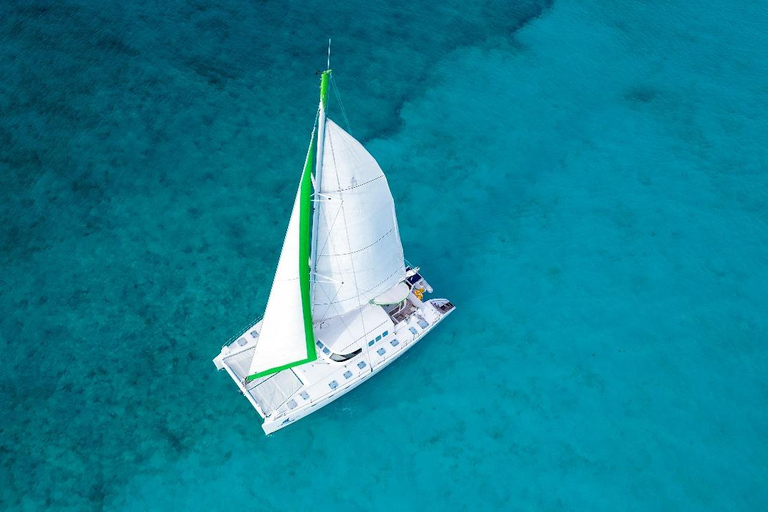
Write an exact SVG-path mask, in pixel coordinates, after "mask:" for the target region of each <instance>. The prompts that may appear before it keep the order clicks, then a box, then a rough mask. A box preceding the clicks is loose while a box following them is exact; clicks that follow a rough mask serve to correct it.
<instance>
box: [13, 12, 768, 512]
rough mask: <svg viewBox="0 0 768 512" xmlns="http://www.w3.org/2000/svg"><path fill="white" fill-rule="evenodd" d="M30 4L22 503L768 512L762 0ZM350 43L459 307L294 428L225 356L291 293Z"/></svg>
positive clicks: (346, 89) (18, 139)
mask: <svg viewBox="0 0 768 512" xmlns="http://www.w3.org/2000/svg"><path fill="white" fill-rule="evenodd" d="M0 20H2V21H0V68H1V69H2V73H0V77H2V78H1V79H0V220H1V222H0V313H1V314H0V347H1V348H2V354H3V357H2V363H0V368H1V370H0V411H2V419H0V508H2V509H7V510H121V511H130V510H136V511H144V510H223V509H227V510H377V511H378V510H380V511H392V510H440V511H453V510H469V511H476V510H542V511H554V510H585V511H618V510H628V511H643V512H646V511H654V510H744V511H756V510H766V509H768V485H766V483H767V482H768V407H766V405H767V404H768V307H767V306H766V304H768V243H767V241H768V59H766V58H765V53H766V48H768V7H766V6H765V4H763V3H759V2H752V3H750V2H732V1H728V0H703V1H693V0H668V1H664V2H660V1H646V2H634V1H629V0H617V1H615V2H597V1H589V0H584V1H576V0H554V1H553V2H552V1H544V2H537V1H534V0H530V1H518V0H515V1H509V0H498V1H488V2H483V3H480V2H474V3H473V2H466V1H462V0H448V1H443V2H439V3H435V2H424V1H420V0H411V1H409V2H389V3H385V4H382V5H378V6H376V5H370V3H369V2H365V1H363V0H353V1H344V2H317V1H310V2H306V1H301V2H299V1H293V2H243V1H239V0H222V1H218V2H213V1H212V0H195V1H193V0H187V1H175V0H163V1H150V0H144V1H134V2H119V3H118V2H112V3H111V4H109V5H107V3H106V2H97V1H95V0H58V1H55V2H54V1H51V2H21V1H17V0H4V1H3V2H2V3H1V4H0ZM328 35H332V36H333V37H334V55H333V67H334V69H335V76H336V79H337V83H338V85H339V89H340V91H341V94H342V98H343V100H344V103H345V106H346V109H347V111H348V114H349V121H350V125H351V129H352V133H353V135H355V136H356V137H357V138H358V139H360V140H362V141H363V142H364V143H365V144H366V146H367V147H368V148H369V149H370V151H371V152H372V153H373V154H374V155H375V156H376V157H377V159H378V160H379V162H380V163H381V165H382V167H383V168H384V170H385V172H387V174H388V177H389V181H390V185H391V188H392V190H393V193H394V196H395V200H396V202H397V211H398V215H399V219H400V223H401V234H402V238H403V243H404V246H405V250H406V255H407V257H408V259H409V260H410V261H412V262H413V263H416V264H419V265H421V266H422V268H423V270H424V273H425V275H426V276H427V278H428V279H429V280H430V282H431V284H432V285H433V286H434V288H435V290H436V292H437V295H438V296H445V297H448V298H450V299H452V300H453V301H454V302H455V303H456V304H457V306H458V310H457V312H456V314H455V315H453V316H452V317H451V318H450V319H449V320H448V321H446V322H445V323H444V324H442V325H441V326H440V327H439V328H438V329H437V330H436V331H434V333H433V334H430V336H429V337H427V338H426V339H425V340H424V342H423V343H421V344H420V345H419V346H417V347H416V348H415V349H414V350H412V351H410V352H409V353H408V355H407V356H405V357H404V358H403V359H402V360H401V361H399V362H398V363H397V364H395V365H393V366H392V367H390V368H389V369H387V370H386V371H385V372H383V373H382V374H381V375H380V376H377V377H376V378H375V379H373V380H372V381H371V382H369V383H367V384H365V385H364V386H363V387H362V388H360V389H358V390H356V391H355V392H353V393H352V394H350V395H348V396H347V397H344V398H343V399H341V400H339V401H337V402H335V403H334V404H332V405H331V406H329V407H326V408H325V409H323V410H322V411H320V412H318V413H316V414H314V415H312V416H311V417H309V418H307V419H305V420H302V421H301V422H299V423H297V424H295V425H293V426H291V427H289V428H287V429H286V430H284V431H281V432H280V433H278V434H276V435H274V436H271V437H265V436H264V435H263V434H262V432H261V429H260V426H259V424H260V422H259V418H258V416H257V415H256V413H255V411H253V410H252V409H251V407H250V406H249V404H248V403H247V402H246V401H245V400H244V399H243V397H242V396H240V395H238V394H237V392H236V390H235V388H234V386H233V384H232V382H231V381H230V379H229V378H228V377H227V376H226V375H223V374H218V373H216V371H215V369H214V366H213V364H212V363H211V361H210V360H211V358H212V357H213V356H215V355H216V354H217V352H218V350H219V347H220V346H221V344H222V343H223V342H224V341H225V340H226V339H227V338H229V336H230V335H232V334H234V333H235V332H237V330H238V329H240V328H241V327H243V326H245V325H246V324H247V322H248V320H249V319H251V318H252V317H254V316H256V315H257V314H258V313H259V312H260V311H261V310H262V309H263V306H264V304H265V302H266V298H267V293H268V285H269V282H270V279H271V276H272V272H273V270H274V267H275V264H276V258H277V253H278V250H279V245H280V241H281V239H282V234H283V231H284V229H285V223H286V222H287V213H288V209H289V207H290V204H291V202H292V198H293V194H294V191H295V186H296V183H297V179H298V173H299V172H300V169H301V165H302V163H303V158H304V154H305V151H306V145H307V141H308V137H309V132H310V130H311V125H312V122H313V119H314V115H315V106H316V101H317V99H316V97H317V77H316V76H315V75H314V72H315V70H316V69H318V68H322V67H323V66H324V64H325V53H324V52H325V44H326V43H325V40H326V38H327V36H328ZM331 108H332V112H331V115H332V117H333V116H334V113H333V108H334V106H333V105H332V106H331ZM335 117H336V119H337V120H339V121H341V119H340V117H341V116H339V115H338V109H337V110H336V114H335Z"/></svg>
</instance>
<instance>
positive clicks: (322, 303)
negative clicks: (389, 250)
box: [315, 267, 400, 306]
mask: <svg viewBox="0 0 768 512" xmlns="http://www.w3.org/2000/svg"><path fill="white" fill-rule="evenodd" d="M398 272H400V268H399V267H398V268H397V269H396V270H395V271H394V272H392V273H391V274H389V275H388V276H387V278H386V279H384V280H383V281H381V282H380V283H379V284H377V285H375V286H372V287H370V288H368V289H367V290H364V291H363V292H361V293H359V294H358V295H357V296H355V297H349V298H346V299H342V300H337V301H334V302H320V303H317V304H315V305H316V306H327V305H329V304H340V303H342V302H347V301H348V300H353V299H357V298H358V297H360V295H363V294H365V293H368V292H370V291H371V290H375V289H376V288H378V287H379V286H381V285H382V284H384V283H386V282H387V281H389V280H390V279H391V278H392V276H394V275H395V274H397V273H398ZM358 291H359V290H358ZM336 295H338V292H337V293H336Z"/></svg>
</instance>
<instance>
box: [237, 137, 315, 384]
mask: <svg viewBox="0 0 768 512" xmlns="http://www.w3.org/2000/svg"><path fill="white" fill-rule="evenodd" d="M316 147H317V140H316V139H315V130H313V131H312V140H311V141H310V142H309V151H308V152H307V159H306V161H305V162H304V172H303V173H302V175H301V182H300V183H299V261H298V264H299V286H300V287H301V310H302V316H303V319H304V338H305V341H306V344H307V357H306V359H302V360H300V361H294V362H292V363H288V364H284V365H282V366H277V367H275V368H270V369H269V370H264V371H262V372H258V373H254V374H252V375H249V376H248V377H246V378H245V381H246V382H250V381H252V380H254V379H258V378H261V377H266V376H267V375H271V374H273V373H277V372H281V371H283V370H287V369H288V368H293V367H294V366H299V365H302V364H305V363H310V362H312V361H314V360H315V359H317V351H316V349H315V332H314V329H313V328H312V302H311V299H310V293H309V244H310V237H311V236H312V232H311V230H310V225H309V218H310V215H311V213H312V178H311V176H312V162H314V161H315V148H316Z"/></svg>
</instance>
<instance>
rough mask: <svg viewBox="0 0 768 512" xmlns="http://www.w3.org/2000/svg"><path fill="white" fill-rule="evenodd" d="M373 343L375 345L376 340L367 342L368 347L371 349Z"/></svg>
mask: <svg viewBox="0 0 768 512" xmlns="http://www.w3.org/2000/svg"><path fill="white" fill-rule="evenodd" d="M374 343H376V340H371V341H369V342H368V346H369V347H372V346H373V344H374Z"/></svg>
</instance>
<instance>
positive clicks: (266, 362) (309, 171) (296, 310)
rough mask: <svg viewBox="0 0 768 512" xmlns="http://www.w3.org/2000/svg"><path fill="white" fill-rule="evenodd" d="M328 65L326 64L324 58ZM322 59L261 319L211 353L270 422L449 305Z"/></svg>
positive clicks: (294, 411) (389, 351) (393, 349)
mask: <svg viewBox="0 0 768 512" xmlns="http://www.w3.org/2000/svg"><path fill="white" fill-rule="evenodd" d="M329 68H330V66H329ZM331 82H332V77H331V70H330V69H327V70H326V71H324V72H322V74H321V79H320V105H319V107H318V113H317V120H316V124H315V127H314V129H313V130H312V136H311V139H310V145H309V151H308V153H307V157H306V161H305V164H304V170H303V173H302V175H301V179H300V181H299V188H298V191H297V192H296V198H295V200H294V203H293V211H292V212H291V217H290V220H289V221H288V229H287V231H286V235H285V241H284V242H283V248H282V252H281V254H280V260H279V262H278V265H277V271H276V272H275V278H274V281H273V283H272V289H271V291H270V294H269V300H268V301H267V307H266V309H265V311H264V316H263V317H262V319H261V320H259V321H258V322H256V323H255V324H253V325H251V326H250V327H249V328H248V329H246V330H245V331H244V332H243V333H242V334H241V335H240V336H235V337H234V338H233V340H232V341H231V342H229V343H227V344H226V345H224V347H222V349H221V353H220V354H219V355H218V356H216V358H215V359H214V360H213V361H214V363H215V365H216V368H218V369H219V370H226V372H227V373H228V374H229V375H230V377H232V379H233V380H234V381H235V383H236V384H237V386H238V387H239V389H240V392H241V393H242V394H243V395H244V396H245V397H246V398H247V399H248V401H249V402H250V403H251V405H252V406H253V407H254V408H255V409H256V411H258V413H259V415H261V416H262V418H264V424H263V426H262V428H263V429H264V432H266V433H267V434H270V433H272V432H275V431H277V430H279V429H281V428H283V427H285V426H286V425H289V424H291V423H293V422H295V421H296V420H299V419H301V418H303V417H304V416H306V415H308V414H310V413H312V412H314V411H316V410H318V409H320V408H321V407H323V406H324V405H327V404H328V403H330V402H332V401H333V400H335V399H337V398H339V397H340V396H342V395H343V394H345V393H347V392H348V391H350V390H351V389H353V388H355V387H357V386H358V385H360V384H361V383H363V382H365V381H366V380H368V379H369V378H370V377H371V376H373V375H374V374H376V373H377V372H378V371H380V370H382V369H383V368H384V367H386V366H388V365H389V364H390V363H391V362H392V361H394V360H395V359H397V358H398V357H400V356H401V355H402V354H403V353H404V352H405V351H406V350H408V349H409V348H411V347H412V346H413V345H414V344H416V342H418V341H419V340H421V339H422V338H423V337H424V335H425V334H426V333H428V332H429V331H430V330H431V329H432V328H434V327H435V325H437V324H438V323H440V322H441V321H442V320H443V319H444V318H445V317H446V316H447V315H449V314H450V313H451V312H453V310H454V306H453V304H451V302H449V301H448V300H446V299H434V298H433V299H429V300H427V299H425V297H424V294H426V293H432V288H431V287H430V285H429V283H427V281H426V280H425V279H424V278H423V277H422V275H421V274H420V273H419V269H418V268H412V267H410V266H407V265H406V264H405V260H404V257H403V247H402V244H401V242H400V233H399V231H398V227H397V219H396V216H395V205H394V201H393V199H392V194H391V193H390V190H389V185H388V184H387V179H386V177H385V176H384V173H383V172H382V171H381V168H380V167H379V164H378V163H377V162H376V160H375V159H374V158H373V157H372V156H371V155H370V153H368V151H366V150H365V148H364V147H363V146H362V145H361V144H360V143H359V142H358V141H357V140H355V139H354V138H353V137H352V136H351V135H350V134H349V133H347V132H346V131H344V130H343V129H342V128H340V127H339V126H338V125H337V124H336V123H334V122H333V121H331V120H330V119H329V118H328V117H327V108H328V90H329V87H330V85H331Z"/></svg>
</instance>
